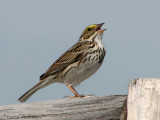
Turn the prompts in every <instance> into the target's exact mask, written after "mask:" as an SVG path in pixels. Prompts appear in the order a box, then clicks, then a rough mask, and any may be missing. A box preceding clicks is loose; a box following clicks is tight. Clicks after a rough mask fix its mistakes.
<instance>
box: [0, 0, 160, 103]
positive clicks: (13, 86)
mask: <svg viewBox="0 0 160 120" xmlns="http://www.w3.org/2000/svg"><path fill="white" fill-rule="evenodd" d="M159 6H160V1H158V0H155V1H149V0H141V1H138V0H134V1H127V0H121V1H115V0H114V1H113V0H99V1H98V0H87V1H86V0H81V1H75V0H67V1H63V2H62V1H58V0H1V1H0V82H1V83H0V96H1V97H0V105H8V104H18V102H17V99H18V98H19V97H20V96H21V95H22V94H23V93H24V92H26V91H27V90H28V89H29V88H31V87H32V86H33V85H34V84H36V83H37V82H38V81H39V76H40V75H41V74H43V73H44V72H45V71H46V70H47V69H48V68H49V67H50V65H51V64H52V63H53V62H54V61H55V60H56V59H57V58H58V57H59V56H60V55H61V54H63V53H64V52H65V51H66V50H67V49H68V48H70V47H71V46H72V45H73V44H75V43H76V42H77V41H78V39H79V36H80V35H81V33H82V31H83V30H84V28H85V27H86V26H88V25H91V24H98V23H102V22H104V23H105V25H104V26H103V28H107V31H105V32H104V35H103V44H104V45H105V47H106V50H107V54H106V57H105V60H104V63H103V65H102V67H101V68H100V69H99V70H98V72H96V74H94V75H93V76H92V77H90V78H89V79H88V80H86V81H84V82H83V83H81V84H80V85H79V86H78V87H76V90H77V91H78V92H79V93H80V94H85V95H88V94H94V95H96V96H104V95H105V96H106V95H121V94H127V93H128V84H129V81H130V80H131V79H135V78H148V77H149V78H158V77H160V64H159V63H160V54H159V52H160V32H159V31H160V30H159V29H160V14H159V11H160V7H159ZM64 96H73V93H72V92H71V91H70V90H69V89H68V88H67V87H66V86H65V85H63V84H58V83H56V84H52V85H50V86H48V87H46V88H44V89H42V90H40V91H38V92H37V93H36V94H34V95H33V96H32V97H31V98H30V99H29V100H28V101H27V102H35V101H42V100H53V99H62V98H63V97H64Z"/></svg>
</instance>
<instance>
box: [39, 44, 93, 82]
mask: <svg viewBox="0 0 160 120" xmlns="http://www.w3.org/2000/svg"><path fill="white" fill-rule="evenodd" d="M90 45H91V42H88V41H86V42H78V43H77V44H75V45H74V46H73V47H71V48H70V49H69V50H68V51H66V52H65V53H64V54H63V55H62V56H61V57H59V58H58V59H57V60H56V62H55V63H53V64H52V65H51V66H50V68H49V69H48V70H47V71H46V72H45V73H44V74H42V75H41V76H40V80H42V79H44V78H46V77H48V76H49V75H50V74H51V73H54V72H56V71H58V70H61V69H63V68H65V67H66V66H68V65H69V64H71V63H74V62H76V61H78V60H80V59H82V56H83V54H84V51H85V50H87V48H88V46H90Z"/></svg>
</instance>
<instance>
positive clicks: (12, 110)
mask: <svg viewBox="0 0 160 120" xmlns="http://www.w3.org/2000/svg"><path fill="white" fill-rule="evenodd" d="M126 99H127V96H126V95H116V96H101V97H97V96H92V97H87V98H74V99H61V100H51V101H42V102H35V103H23V104H17V105H7V106H0V120H7V119H16V120H17V119H22V118H23V120H42V119H43V120H120V115H121V111H122V109H123V108H122V106H123V103H124V101H126Z"/></svg>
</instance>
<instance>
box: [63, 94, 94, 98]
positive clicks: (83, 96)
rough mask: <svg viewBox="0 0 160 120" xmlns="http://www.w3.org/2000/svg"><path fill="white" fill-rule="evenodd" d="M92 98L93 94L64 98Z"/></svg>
mask: <svg viewBox="0 0 160 120" xmlns="http://www.w3.org/2000/svg"><path fill="white" fill-rule="evenodd" d="M91 96H94V95H93V94H91V95H83V94H82V95H75V96H65V97H64V98H86V97H91Z"/></svg>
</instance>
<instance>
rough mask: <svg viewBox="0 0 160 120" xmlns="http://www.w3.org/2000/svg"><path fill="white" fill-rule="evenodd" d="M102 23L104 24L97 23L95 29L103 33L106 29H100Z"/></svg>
mask: <svg viewBox="0 0 160 120" xmlns="http://www.w3.org/2000/svg"><path fill="white" fill-rule="evenodd" d="M103 24H104V23H101V24H97V27H96V31H98V32H101V33H103V32H104V31H105V30H107V29H102V30H101V27H102V25H103Z"/></svg>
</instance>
